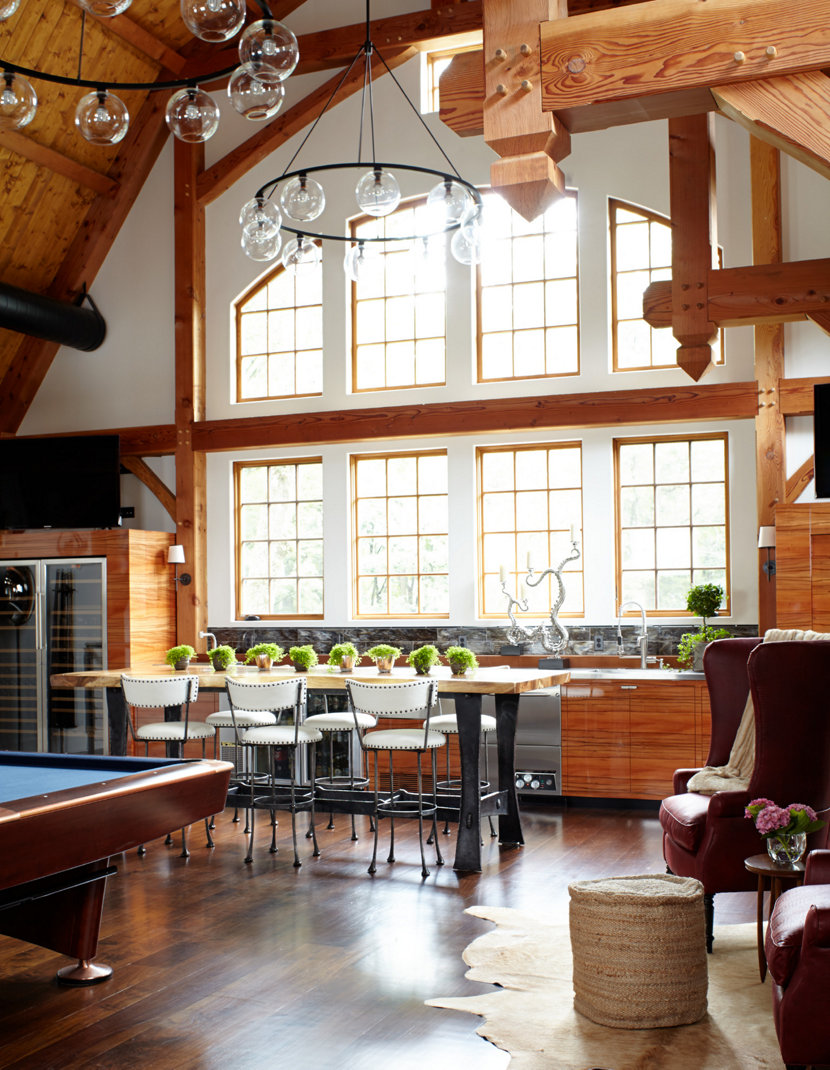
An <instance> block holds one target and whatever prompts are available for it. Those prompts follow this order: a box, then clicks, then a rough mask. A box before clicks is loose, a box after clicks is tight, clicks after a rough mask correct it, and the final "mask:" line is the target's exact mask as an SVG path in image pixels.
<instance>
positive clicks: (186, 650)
mask: <svg viewBox="0 0 830 1070" xmlns="http://www.w3.org/2000/svg"><path fill="white" fill-rule="evenodd" d="M195 657H196V651H195V650H194V649H193V647H192V646H189V645H188V644H187V643H182V644H180V645H179V646H171V647H170V649H169V650H168V651H167V653H166V654H165V655H164V660H165V661H166V662H167V664H168V665H172V666H173V668H174V669H186V668H187V666H188V665H189V664H190V659H191V658H195Z"/></svg>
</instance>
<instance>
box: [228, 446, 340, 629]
mask: <svg viewBox="0 0 830 1070" xmlns="http://www.w3.org/2000/svg"><path fill="white" fill-rule="evenodd" d="M234 481H235V487H236V546H237V600H236V601H237V605H236V616H237V618H238V619H242V618H243V617H246V616H248V615H249V614H254V613H255V614H256V615H257V616H259V617H262V618H263V619H267V618H276V617H279V618H290V617H304V618H317V617H322V616H323V464H322V461H321V460H320V459H319V458H314V459H310V460H302V461H294V460H291V461H266V462H255V463H250V464H248V463H244V464H236V465H234Z"/></svg>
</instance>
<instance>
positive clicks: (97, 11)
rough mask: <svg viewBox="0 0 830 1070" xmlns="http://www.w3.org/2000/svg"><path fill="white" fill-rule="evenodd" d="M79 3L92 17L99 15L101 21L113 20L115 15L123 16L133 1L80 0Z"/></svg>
mask: <svg viewBox="0 0 830 1070" xmlns="http://www.w3.org/2000/svg"><path fill="white" fill-rule="evenodd" d="M78 3H79V4H80V5H81V7H82V8H83V9H84V11H88V12H89V13H90V15H97V16H98V18H99V19H111V18H113V17H114V16H115V15H122V14H123V13H124V12H125V11H126V10H127V8H128V7H129V6H130V4H131V3H132V0H78Z"/></svg>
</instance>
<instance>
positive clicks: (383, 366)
mask: <svg viewBox="0 0 830 1070" xmlns="http://www.w3.org/2000/svg"><path fill="white" fill-rule="evenodd" d="M425 212H426V209H425V204H424V201H423V199H421V200H418V201H410V202H408V203H406V204H405V205H403V206H402V207H401V208H399V209H398V210H397V211H396V212H392V213H391V215H388V216H385V217H383V218H381V219H374V218H365V217H364V218H361V219H359V220H355V221H354V222H353V223H352V236H353V238H354V240H355V241H358V242H359V241H360V239H361V238H363V239H368V238H376V237H385V236H387V235H389V236H391V235H395V234H399V235H408V234H418V233H425V232H427V231H428V230H429V226H428V224H427V222H426V218H425ZM365 255H366V257H367V258H368V262H369V266H368V267H367V270H366V271H365V272H364V274H363V276H362V277H361V280H360V282H355V283H352V309H353V330H352V384H353V389H354V390H355V391H361V390H388V389H392V388H396V387H400V388H402V387H412V386H443V385H444V383H445V382H446V318H447V313H446V303H447V302H446V289H447V283H446V265H445V254H444V247H443V243H441V242H437V243H435V248H431V249H430V250H429V252H428V253H427V252H424V251H423V250H422V248H421V247H420V246H419V245H418V243H410V242H407V241H390V242H388V243H383V242H371V241H366V244H365ZM372 265H374V266H372Z"/></svg>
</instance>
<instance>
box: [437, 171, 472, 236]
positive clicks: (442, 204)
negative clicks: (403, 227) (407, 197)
mask: <svg viewBox="0 0 830 1070" xmlns="http://www.w3.org/2000/svg"><path fill="white" fill-rule="evenodd" d="M470 203H471V201H470V194H469V193H468V192H467V190H466V189H465V188H464V187H463V186H461V185H459V183H458V182H453V181H452V179H445V180H444V181H443V182H439V183H438V185H437V186H433V187H432V189H431V190H430V191H429V193H428V194H427V212H428V214H429V217H430V219H431V221H432V222H434V224H435V226H436V227H437V228H440V229H444V228H445V227H451V226H453V225H454V224H455V223H458V222H460V220H461V218H462V217H463V215H464V213H465V212H466V211H467V210H468V209H469V207H470Z"/></svg>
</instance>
